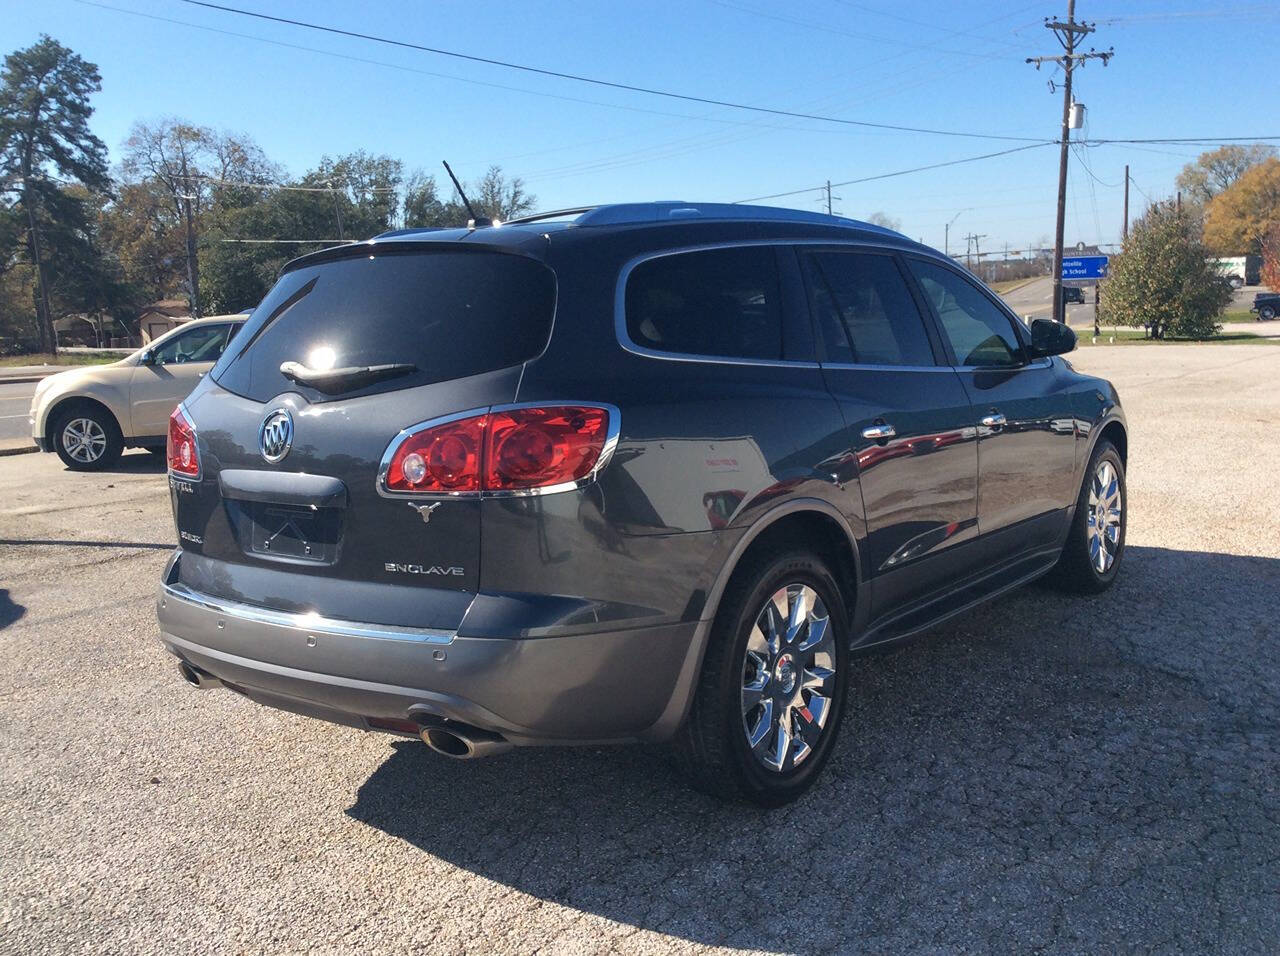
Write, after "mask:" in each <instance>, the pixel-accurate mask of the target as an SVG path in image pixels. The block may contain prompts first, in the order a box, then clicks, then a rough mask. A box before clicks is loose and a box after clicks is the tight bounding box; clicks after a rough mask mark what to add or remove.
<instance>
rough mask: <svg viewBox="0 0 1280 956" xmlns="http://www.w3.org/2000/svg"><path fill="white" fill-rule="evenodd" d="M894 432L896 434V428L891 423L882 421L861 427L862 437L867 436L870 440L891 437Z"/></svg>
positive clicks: (881, 439) (882, 439)
mask: <svg viewBox="0 0 1280 956" xmlns="http://www.w3.org/2000/svg"><path fill="white" fill-rule="evenodd" d="M896 434H898V431H897V429H895V428H894V427H893V426H892V425H886V424H885V423H884V422H877V423H876V424H874V425H868V426H867V427H866V428H864V429H862V437H863V438H869V439H870V440H871V441H884V440H885V439H886V438H892V437H894V436H895V435H896Z"/></svg>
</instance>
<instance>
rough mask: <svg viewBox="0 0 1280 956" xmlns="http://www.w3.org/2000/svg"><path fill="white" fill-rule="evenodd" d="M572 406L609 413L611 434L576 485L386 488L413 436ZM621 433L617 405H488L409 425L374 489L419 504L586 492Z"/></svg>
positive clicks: (556, 402) (385, 456)
mask: <svg viewBox="0 0 1280 956" xmlns="http://www.w3.org/2000/svg"><path fill="white" fill-rule="evenodd" d="M562 405H570V406H574V405H576V406H580V407H584V408H603V409H604V410H605V411H607V412H608V413H609V426H608V431H606V432H605V438H604V448H602V449H601V450H600V457H599V458H597V459H596V463H595V465H594V466H593V467H592V469H591V471H589V472H587V474H585V475H583V476H582V477H581V478H579V479H578V480H577V481H566V482H562V483H561V484H558V485H546V486H544V487H542V488H521V489H518V490H515V491H454V492H446V493H443V494H441V493H428V492H421V491H392V490H391V489H389V488H387V472H388V471H390V469H391V459H392V458H393V457H394V456H395V450H396V449H397V448H399V447H400V443H401V442H402V441H404V440H405V439H406V438H408V437H409V436H411V435H416V434H417V433H418V432H421V431H426V430H427V429H428V428H435V427H436V426H438V425H447V424H449V423H450V422H456V421H461V420H462V419H464V418H474V417H476V416H478V415H489V414H492V413H493V412H509V411H514V410H515V409H519V408H555V407H557V406H562ZM621 432H622V411H621V410H620V409H619V408H618V406H617V405H610V404H609V403H608V402H572V401H562V400H560V399H556V400H554V401H550V400H549V401H543V402H510V403H508V404H505V405H489V406H485V407H482V408H473V409H470V410H469V411H465V412H457V413H455V414H452V415H442V416H441V417H440V418H432V419H428V420H427V421H425V422H419V423H418V424H416V425H410V426H409V427H408V428H404V429H401V431H400V433H399V434H397V435H396V437H395V438H393V439H391V442H390V443H389V444H388V445H387V449H386V451H384V452H383V453H382V461H381V462H379V464H378V477H377V479H376V480H375V483H374V488H375V490H376V491H377V492H378V494H379V495H381V496H382V497H383V498H400V499H402V500H404V499H408V500H419V501H466V500H474V499H477V498H484V499H488V498H537V497H540V496H542V495H554V494H559V493H560V492H562V491H576V490H578V489H579V488H585V487H586V486H587V485H589V484H591V483H592V482H593V481H595V480H596V479H597V478H598V477H599V476H600V472H602V471H604V469H605V467H606V466H607V465H608V464H609V461H610V459H612V458H613V453H614V450H615V449H617V447H618V438H619V436H620V434H621Z"/></svg>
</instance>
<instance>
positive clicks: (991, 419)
mask: <svg viewBox="0 0 1280 956" xmlns="http://www.w3.org/2000/svg"><path fill="white" fill-rule="evenodd" d="M980 424H982V425H986V426H987V427H988V428H999V427H1000V426H1001V425H1005V424H1007V419H1006V418H1005V417H1004V416H1003V415H1001V414H1000V413H999V412H992V413H991V414H990V415H984V416H983V417H982V421H981V422H980Z"/></svg>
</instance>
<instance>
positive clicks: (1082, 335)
mask: <svg viewBox="0 0 1280 956" xmlns="http://www.w3.org/2000/svg"><path fill="white" fill-rule="evenodd" d="M1076 334H1077V335H1078V336H1079V341H1080V345H1081V346H1088V345H1093V344H1094V343H1093V341H1092V339H1093V332H1092V331H1090V330H1087V329H1077V330H1076ZM1112 337H1114V338H1115V342H1112V341H1111V339H1112ZM1097 344H1098V345H1188V344H1190V345H1280V338H1271V337H1268V336H1265V335H1254V334H1253V333H1252V332H1222V333H1220V334H1218V335H1215V336H1213V337H1211V338H1207V339H1190V338H1181V337H1176V336H1169V337H1168V338H1164V339H1149V338H1147V337H1146V335H1145V334H1143V332H1142V330H1141V329H1118V330H1116V331H1114V332H1108V331H1106V330H1105V329H1104V330H1103V332H1102V334H1101V335H1100V336H1098V341H1097Z"/></svg>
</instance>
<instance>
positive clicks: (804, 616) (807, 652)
mask: <svg viewBox="0 0 1280 956" xmlns="http://www.w3.org/2000/svg"><path fill="white" fill-rule="evenodd" d="M835 667H836V654H835V635H833V634H832V629H831V618H830V616H829V615H828V613H827V608H826V605H824V604H823V603H822V599H821V598H820V597H818V593H817V592H816V591H814V589H813V588H811V587H809V586H808V585H805V584H788V585H786V586H784V587H781V588H779V589H778V590H777V591H775V592H774V594H773V596H772V597H771V598H769V600H768V601H766V602H765V605H764V608H763V609H762V610H761V611H760V613H759V615H758V616H757V617H756V622H755V624H753V625H752V627H751V634H750V635H749V636H748V638H747V651H746V656H745V657H744V659H743V662H742V729H743V732H744V733H745V734H746V737H747V746H748V747H749V748H750V749H751V753H752V754H753V755H754V756H755V758H756V760H758V761H759V762H760V763H761V764H763V765H764V766H765V767H766V768H768V769H769V770H772V771H774V772H776V773H783V772H785V771H788V770H792V769H793V768H795V767H797V766H799V765H800V764H801V763H803V762H804V761H805V759H806V758H808V757H809V755H810V754H812V753H813V751H814V749H815V748H816V747H817V746H818V741H819V740H820V739H821V737H822V732H823V730H824V728H825V727H826V725H827V718H828V717H829V716H830V715H831V708H832V701H833V698H834V695H835V682H836V670H835Z"/></svg>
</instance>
